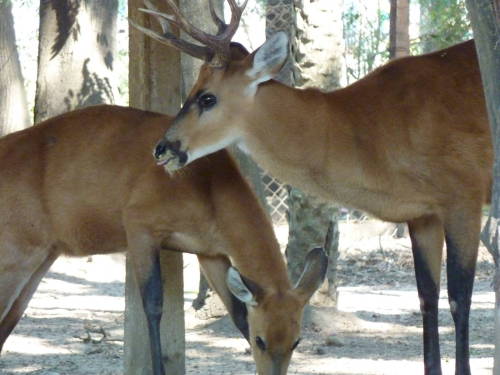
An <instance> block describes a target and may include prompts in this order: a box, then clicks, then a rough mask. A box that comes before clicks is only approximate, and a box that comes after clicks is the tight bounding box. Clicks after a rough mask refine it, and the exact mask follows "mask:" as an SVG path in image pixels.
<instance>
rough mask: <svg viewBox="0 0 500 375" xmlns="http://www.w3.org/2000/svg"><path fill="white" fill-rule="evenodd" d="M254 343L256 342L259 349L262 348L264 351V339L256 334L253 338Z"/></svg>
mask: <svg viewBox="0 0 500 375" xmlns="http://www.w3.org/2000/svg"><path fill="white" fill-rule="evenodd" d="M255 343H256V344H257V346H258V347H259V349H260V350H262V351H263V352H265V351H266V343H265V342H264V340H262V338H261V337H260V336H257V337H256V338H255Z"/></svg>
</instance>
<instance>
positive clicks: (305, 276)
mask: <svg viewBox="0 0 500 375" xmlns="http://www.w3.org/2000/svg"><path fill="white" fill-rule="evenodd" d="M327 266H328V257H327V256H326V254H325V251H324V250H323V249H322V248H320V247H318V248H315V249H313V250H311V251H310V252H309V253H308V254H307V256H306V264H305V266H304V271H303V272H302V275H301V276H300V278H299V281H297V285H296V286H295V292H296V293H297V295H298V296H299V297H300V298H301V300H302V301H303V303H304V304H305V303H307V301H309V298H311V297H312V295H313V294H314V292H315V291H316V290H317V289H318V288H319V287H320V285H321V284H322V283H323V280H324V279H325V275H326V269H327Z"/></svg>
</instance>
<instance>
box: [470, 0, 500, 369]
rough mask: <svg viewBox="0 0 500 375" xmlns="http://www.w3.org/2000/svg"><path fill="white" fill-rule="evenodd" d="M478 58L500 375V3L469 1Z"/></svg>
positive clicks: (487, 239) (488, 240) (483, 236)
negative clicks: (488, 150) (488, 141)
mask: <svg viewBox="0 0 500 375" xmlns="http://www.w3.org/2000/svg"><path fill="white" fill-rule="evenodd" d="M467 7H468V10H469V16H470V19H471V23H472V28H473V30H474V39H475V41H476V49H477V52H478V56H479V65H480V68H481V76H482V80H483V85H484V91H485V96H486V104H487V107H488V115H489V119H490V125H491V131H492V135H493V136H492V138H493V146H494V149H495V155H496V157H495V163H494V166H493V192H492V199H491V210H490V215H489V217H488V221H487V223H486V225H485V227H484V228H483V232H482V233H481V239H482V241H483V243H484V244H485V246H486V247H487V248H488V250H489V251H490V252H491V254H492V255H493V258H494V260H495V264H496V272H495V283H494V288H495V297H496V298H495V300H496V303H495V361H494V368H493V373H494V374H495V375H499V374H500V265H499V255H500V229H499V227H500V158H499V157H498V156H499V155H500V86H499V84H498V83H499V82H500V48H498V46H499V45H500V4H499V3H498V0H467Z"/></svg>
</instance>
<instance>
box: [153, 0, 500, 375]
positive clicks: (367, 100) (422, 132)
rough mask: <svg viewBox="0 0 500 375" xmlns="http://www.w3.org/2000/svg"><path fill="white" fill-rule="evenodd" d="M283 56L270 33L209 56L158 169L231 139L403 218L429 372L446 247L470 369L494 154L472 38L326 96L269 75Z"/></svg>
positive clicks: (278, 38) (334, 196)
mask: <svg viewBox="0 0 500 375" xmlns="http://www.w3.org/2000/svg"><path fill="white" fill-rule="evenodd" d="M169 1H170V0H169ZM198 40H200V41H202V40H201V38H200V39H198ZM164 42H165V43H166V44H171V43H170V42H169V41H168V40H164ZM287 53H288V40H287V38H286V35H285V34H283V33H277V34H275V35H274V36H273V37H271V38H270V39H269V40H268V41H266V43H264V45H262V46H261V47H260V48H259V49H258V50H257V51H255V52H254V53H252V54H248V52H246V51H245V50H244V48H242V47H241V46H240V45H237V44H234V43H233V44H231V45H230V48H229V52H228V54H227V56H226V59H227V62H226V64H225V65H224V66H215V67H214V66H211V61H207V63H206V64H205V65H204V66H203V67H202V69H201V71H200V74H199V77H198V81H197V82H196V84H195V86H194V87H193V89H192V91H191V94H190V95H189V97H188V99H187V100H186V102H185V103H184V106H183V108H182V110H181V111H180V112H179V114H178V115H177V116H176V118H175V119H174V124H173V126H172V127H171V128H170V129H169V130H168V131H167V132H166V133H165V136H164V137H163V138H162V139H161V140H160V141H159V142H158V145H157V148H156V151H155V156H156V158H157V162H158V164H159V165H163V166H164V168H165V169H166V170H167V171H170V172H172V171H176V170H178V169H179V168H183V167H184V166H185V165H187V164H189V163H191V162H192V161H193V160H196V159H198V158H200V157H203V156H205V155H208V154H210V153H212V152H215V151H217V150H220V149H222V148H224V147H226V146H228V145H230V144H237V145H239V146H240V147H241V148H242V149H243V150H246V151H247V152H248V153H250V154H251V155H252V157H254V158H255V160H256V161H257V162H258V163H259V164H261V165H262V166H263V167H264V168H266V169H267V170H268V171H269V172H271V173H272V174H273V175H275V176H276V177H278V178H280V179H281V180H283V181H284V182H287V183H290V184H293V185H296V186H298V187H300V188H302V189H303V190H306V191H308V192H310V193H313V194H316V195H318V196H320V197H322V198H324V199H326V200H330V201H334V202H338V203H342V204H344V205H347V206H351V207H354V208H358V209H361V210H364V211H367V212H369V213H371V214H373V215H375V216H377V217H379V218H381V219H384V220H388V221H394V222H406V223H408V228H409V232H410V237H411V242H412V250H413V255H414V261H415V274H416V279H417V288H418V292H419V297H420V300H421V311H422V319H423V331H424V335H423V344H424V345H423V346H424V366H425V373H426V374H428V375H431V374H432V375H440V374H441V363H440V349H439V334H438V300H439V290H440V273H441V262H442V252H443V244H444V243H445V242H446V248H447V274H448V295H449V302H450V307H451V313H452V316H453V319H454V322H455V330H456V374H457V375H469V374H470V365H469V340H468V329H469V327H468V320H469V310H470V303H471V295H472V286H473V280H474V272H475V264H476V258H477V251H478V245H479V233H480V225H481V209H482V205H483V204H484V203H485V202H486V201H487V200H488V199H489V194H490V189H491V180H492V176H491V174H492V160H493V151H492V145H491V136H490V129H489V126H488V120H487V114H486V107H485V102H484V97H483V91H482V85H481V79H480V75H479V67H478V63H477V57H476V53H475V47H474V42H473V41H469V42H465V43H462V44H459V45H456V46H453V47H450V48H448V49H445V50H442V51H438V52H434V53H431V54H428V55H423V56H416V57H406V58H401V59H398V60H395V61H392V62H390V63H388V64H387V65H385V66H383V67H381V68H379V69H377V70H376V71H374V72H373V73H371V74H369V75H367V76H366V77H365V78H363V79H361V80H359V81H358V82H356V83H354V84H353V85H350V86H348V87H346V88H343V89H340V90H337V91H334V92H331V93H323V92H320V91H318V90H312V89H310V90H298V89H292V88H289V87H285V86H284V85H282V84H280V83H278V82H276V81H273V80H271V78H272V77H273V76H274V75H275V74H276V73H277V72H278V71H279V69H280V68H281V66H282V65H283V63H284V61H285V59H286V56H287ZM217 61H221V58H219V59H218V60H217Z"/></svg>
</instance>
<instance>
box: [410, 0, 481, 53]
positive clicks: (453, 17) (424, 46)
mask: <svg viewBox="0 0 500 375" xmlns="http://www.w3.org/2000/svg"><path fill="white" fill-rule="evenodd" d="M419 3H420V13H421V14H420V38H419V41H418V45H419V47H420V50H421V52H430V51H433V50H437V49H441V48H445V47H448V46H450V45H453V44H456V43H460V42H462V41H464V40H467V39H470V38H472V30H471V26H470V22H469V18H468V15H467V9H466V7H465V0H419Z"/></svg>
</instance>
